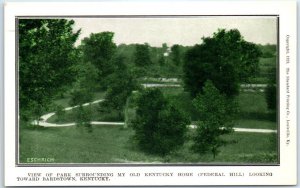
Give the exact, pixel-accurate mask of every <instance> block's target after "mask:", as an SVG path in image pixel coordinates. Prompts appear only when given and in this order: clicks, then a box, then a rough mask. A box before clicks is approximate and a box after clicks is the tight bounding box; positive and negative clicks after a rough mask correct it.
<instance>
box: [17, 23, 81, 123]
mask: <svg viewBox="0 0 300 188" xmlns="http://www.w3.org/2000/svg"><path fill="white" fill-rule="evenodd" d="M73 24H74V21H73V20H66V19H19V24H18V26H19V101H20V111H21V113H20V115H21V118H24V116H23V115H24V114H26V115H29V114H32V113H33V114H34V116H36V115H41V113H43V111H45V110H47V108H48V106H49V105H48V104H49V103H50V100H51V99H52V98H53V96H54V95H56V94H57V93H58V92H61V91H62V88H63V86H65V85H67V84H69V83H71V82H72V81H73V80H74V75H75V74H76V73H75V72H74V71H72V68H71V67H72V65H73V64H74V62H76V60H77V56H78V54H77V51H76V50H75V47H74V43H75V42H76V40H77V38H78V36H79V33H80V31H73V29H72V28H73ZM36 108H38V110H37V109H36ZM37 111H38V113H37ZM26 119H28V117H27V118H26Z"/></svg>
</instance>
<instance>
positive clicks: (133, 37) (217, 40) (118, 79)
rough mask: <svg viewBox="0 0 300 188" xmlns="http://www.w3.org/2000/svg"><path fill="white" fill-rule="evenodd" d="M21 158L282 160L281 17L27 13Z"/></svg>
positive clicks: (20, 26)
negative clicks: (280, 153)
mask: <svg viewBox="0 0 300 188" xmlns="http://www.w3.org/2000/svg"><path fill="white" fill-rule="evenodd" d="M17 31H18V33H17V40H18V46H17V48H18V60H17V66H18V102H19V106H18V109H19V111H18V115H19V119H18V122H19V123H18V134H19V138H18V144H19V151H18V154H19V155H18V157H19V158H18V160H19V164H45V163H47V164H48V163H49V164H52V163H54V164H57V163H59V164H60V163H63V164H69V163H80V164H81V163H93V164H94V163H97V164H98V163H99V164H103V163H109V164H141V165H143V164H175V165H176V164H194V165H205V164H213V165H222V164H223V165H226V164H227V165H228V164H235V165H247V164H251V165H261V164H268V165H277V164H279V156H278V152H279V145H278V142H279V137H278V135H277V130H278V129H279V122H278V116H277V113H278V100H279V96H278V92H277V91H278V87H277V86H278V76H277V75H278V74H277V73H278V17H277V16H239V15H237V16H140V17H138V16H132V17H74V18H73V17H72V18H68V17H65V18H64V17H59V18H51V17H45V18H35V17H24V18H22V17H21V18H18V19H17Z"/></svg>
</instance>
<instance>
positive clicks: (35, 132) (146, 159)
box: [20, 126, 277, 164]
mask: <svg viewBox="0 0 300 188" xmlns="http://www.w3.org/2000/svg"><path fill="white" fill-rule="evenodd" d="M133 135H134V131H133V130H132V129H131V128H127V129H124V128H123V127H121V126H93V127H92V132H89V131H88V130H87V129H85V128H84V127H76V126H73V127H61V128H38V129H28V128H22V126H21V128H20V136H21V137H20V162H21V163H26V160H27V158H31V157H40V158H44V157H48V158H54V162H55V163H199V164H202V163H216V164H218V163H237V164H238V163H243V164H245V163H276V162H277V156H276V152H277V151H276V148H277V147H276V138H275V139H274V135H273V134H262V133H238V132H236V133H233V134H232V135H227V136H226V139H227V140H229V141H230V142H232V143H231V144H229V145H227V146H224V147H222V148H221V152H220V153H219V155H217V156H216V158H215V159H214V158H213V156H212V154H210V153H208V154H205V155H199V154H196V153H193V152H192V151H191V150H190V146H191V141H187V142H186V144H185V145H184V147H182V148H181V149H179V150H178V151H176V152H173V153H171V154H169V155H167V156H165V157H162V156H156V155H151V154H146V153H143V152H141V151H140V150H139V149H138V148H137V146H136V144H134V142H133V140H132V136H133Z"/></svg>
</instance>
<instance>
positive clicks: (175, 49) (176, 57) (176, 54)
mask: <svg viewBox="0 0 300 188" xmlns="http://www.w3.org/2000/svg"><path fill="white" fill-rule="evenodd" d="M171 58H172V61H173V62H174V64H175V65H180V64H181V51H180V46H179V45H178V44H174V45H173V46H172V47H171Z"/></svg>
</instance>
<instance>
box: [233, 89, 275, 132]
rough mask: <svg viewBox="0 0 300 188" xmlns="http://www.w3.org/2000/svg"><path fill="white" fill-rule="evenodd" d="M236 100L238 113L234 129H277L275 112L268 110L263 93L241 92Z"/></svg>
mask: <svg viewBox="0 0 300 188" xmlns="http://www.w3.org/2000/svg"><path fill="white" fill-rule="evenodd" d="M237 99H238V103H239V107H240V112H239V114H238V115H237V120H236V125H235V127H241V128H259V129H274V130H275V129H277V122H276V120H277V118H276V112H274V111H270V110H268V107H267V103H266V99H265V94H264V93H261V92H241V93H240V95H239V96H238V98H237Z"/></svg>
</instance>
